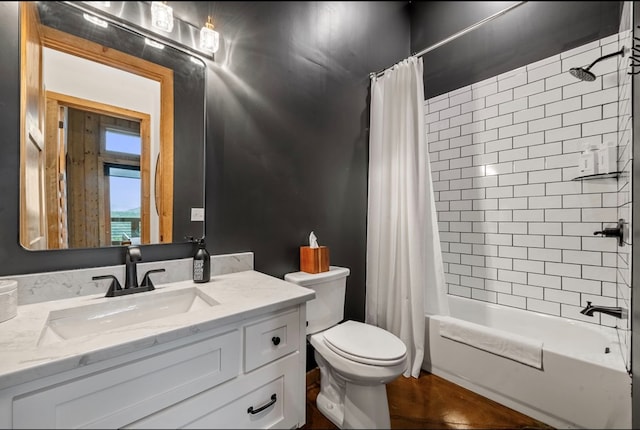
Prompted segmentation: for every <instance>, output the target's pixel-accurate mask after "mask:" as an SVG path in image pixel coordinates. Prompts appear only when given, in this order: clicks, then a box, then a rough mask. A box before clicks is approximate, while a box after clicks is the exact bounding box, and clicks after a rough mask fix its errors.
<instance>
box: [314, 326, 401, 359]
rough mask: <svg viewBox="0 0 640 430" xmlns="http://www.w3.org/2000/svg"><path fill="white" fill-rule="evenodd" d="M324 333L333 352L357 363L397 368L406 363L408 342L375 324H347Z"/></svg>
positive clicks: (326, 341) (326, 343) (325, 340)
mask: <svg viewBox="0 0 640 430" xmlns="http://www.w3.org/2000/svg"><path fill="white" fill-rule="evenodd" d="M322 334H323V338H324V343H325V345H326V346H327V347H328V348H329V349H331V350H332V351H333V352H335V353H336V354H338V355H340V356H342V357H344V358H347V359H349V360H353V361H355V362H357V363H362V364H369V365H373V366H383V367H384V366H395V365H397V364H400V363H402V362H403V361H404V360H405V357H406V354H407V348H406V346H405V344H404V342H402V341H401V340H400V339H398V338H397V337H396V336H395V335H394V334H392V333H390V332H388V331H386V330H384V329H382V328H380V327H376V326H374V325H371V324H365V323H361V322H357V321H345V322H343V323H342V324H338V325H337V326H334V327H332V328H330V329H328V330H327V331H325V332H324V333H322Z"/></svg>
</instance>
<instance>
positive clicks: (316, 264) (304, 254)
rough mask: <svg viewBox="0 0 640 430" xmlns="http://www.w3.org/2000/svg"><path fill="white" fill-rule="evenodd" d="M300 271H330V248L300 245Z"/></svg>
mask: <svg viewBox="0 0 640 430" xmlns="http://www.w3.org/2000/svg"><path fill="white" fill-rule="evenodd" d="M300 271H301V272H307V273H321V272H328V271H329V248H327V247H326V246H320V247H318V248H311V247H309V246H301V247H300Z"/></svg>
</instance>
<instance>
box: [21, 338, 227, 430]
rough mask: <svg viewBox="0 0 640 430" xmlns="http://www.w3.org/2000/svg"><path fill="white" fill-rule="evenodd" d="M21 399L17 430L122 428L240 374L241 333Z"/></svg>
mask: <svg viewBox="0 0 640 430" xmlns="http://www.w3.org/2000/svg"><path fill="white" fill-rule="evenodd" d="M167 346H168V348H169V349H166V348H165V349H163V350H162V351H161V352H158V353H155V354H152V355H149V356H146V357H144V358H141V359H139V360H137V361H134V362H130V363H127V364H124V365H121V366H116V367H111V368H109V369H107V370H104V371H99V372H95V373H92V374H89V375H87V376H84V377H79V378H77V379H73V380H71V381H70V382H66V383H63V384H59V385H55V386H52V387H49V388H44V389H42V390H39V391H36V392H33V393H27V394H25V395H22V396H20V397H16V398H15V399H14V402H13V427H14V428H53V427H55V428H77V427H85V428H87V427H88V428H119V427H122V426H123V425H126V424H128V423H130V422H132V421H135V420H137V419H140V418H142V417H145V416H148V415H149V414H151V413H153V412H156V411H158V410H161V409H163V408H166V407H168V406H170V405H172V404H174V403H176V402H177V401H180V400H182V399H184V398H186V397H189V396H193V395H194V394H197V393H199V392H202V391H204V390H206V389H208V388H210V387H211V386H214V385H217V384H220V383H222V382H224V381H227V380H229V379H231V378H234V377H236V376H237V375H238V373H239V371H240V369H239V367H240V366H239V364H238V363H239V360H240V332H239V330H238V329H234V330H232V331H229V332H226V333H223V334H219V335H216V336H214V337H211V336H209V337H206V338H204V339H203V338H202V337H200V339H198V340H195V339H194V341H193V342H190V343H187V344H184V342H182V343H181V344H180V345H179V346H169V345H167Z"/></svg>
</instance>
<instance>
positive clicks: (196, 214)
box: [191, 208, 204, 221]
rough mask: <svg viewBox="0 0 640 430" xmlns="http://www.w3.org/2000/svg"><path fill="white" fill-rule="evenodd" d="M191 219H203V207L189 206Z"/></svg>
mask: <svg viewBox="0 0 640 430" xmlns="http://www.w3.org/2000/svg"><path fill="white" fill-rule="evenodd" d="M191 221H204V208H191Z"/></svg>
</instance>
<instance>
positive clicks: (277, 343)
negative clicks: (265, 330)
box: [271, 336, 280, 346]
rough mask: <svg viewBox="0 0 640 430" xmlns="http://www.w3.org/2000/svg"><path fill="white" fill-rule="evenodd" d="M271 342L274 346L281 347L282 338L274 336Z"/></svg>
mask: <svg viewBox="0 0 640 430" xmlns="http://www.w3.org/2000/svg"><path fill="white" fill-rule="evenodd" d="M271 342H273V344H274V345H275V346H278V345H280V336H273V337H272V338H271Z"/></svg>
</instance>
